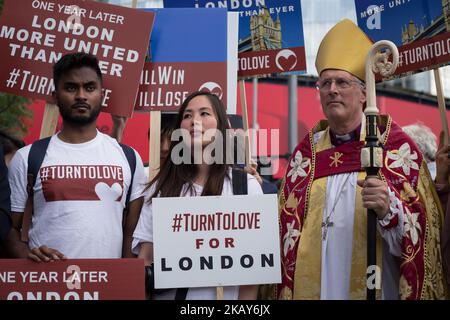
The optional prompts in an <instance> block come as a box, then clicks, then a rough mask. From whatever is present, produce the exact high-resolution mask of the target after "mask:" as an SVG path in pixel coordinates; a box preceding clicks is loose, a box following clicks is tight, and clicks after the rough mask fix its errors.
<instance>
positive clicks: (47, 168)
mask: <svg viewBox="0 0 450 320" xmlns="http://www.w3.org/2000/svg"><path fill="white" fill-rule="evenodd" d="M30 148H31V145H29V146H26V147H24V148H22V149H20V150H19V151H17V153H16V154H15V156H14V158H13V159H12V161H11V165H10V168H9V183H10V186H11V209H12V211H13V212H24V210H25V204H26V201H27V198H28V194H27V192H26V185H27V167H28V154H29V152H30ZM135 154H136V170H135V174H134V179H133V186H132V193H131V197H130V201H133V200H135V199H137V198H139V197H140V196H142V192H143V188H144V183H145V174H144V169H143V168H144V167H143V164H142V160H141V157H140V156H139V154H138V153H137V152H136V151H135ZM130 182H131V169H130V165H129V163H128V161H127V158H126V156H125V154H124V152H123V150H122V148H121V146H120V145H119V144H118V143H117V141H116V140H115V139H113V138H111V137H109V136H107V135H105V134H103V133H100V132H98V131H97V135H96V137H95V138H94V139H92V140H91V141H88V142H85V143H80V144H70V143H66V142H63V141H62V140H61V139H59V138H58V135H54V136H53V137H52V138H51V140H50V143H49V145H48V148H47V152H46V155H45V157H44V160H43V163H42V166H41V168H40V170H39V174H38V175H37V178H36V183H35V185H34V198H33V209H34V213H33V220H32V225H31V227H30V230H29V243H28V244H29V247H30V248H35V247H39V246H42V245H45V246H48V247H49V248H53V249H56V250H58V251H60V252H61V253H63V254H65V255H66V256H67V257H68V258H72V259H75V258H120V257H121V256H122V240H123V234H122V219H123V209H124V207H125V201H126V196H127V192H128V188H129V186H130Z"/></svg>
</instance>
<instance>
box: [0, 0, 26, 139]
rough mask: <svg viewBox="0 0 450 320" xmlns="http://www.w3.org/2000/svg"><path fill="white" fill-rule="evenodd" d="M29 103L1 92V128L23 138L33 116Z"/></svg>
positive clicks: (21, 98)
mask: <svg viewBox="0 0 450 320" xmlns="http://www.w3.org/2000/svg"><path fill="white" fill-rule="evenodd" d="M0 1H1V0H0ZM29 104H30V100H29V99H26V98H23V97H18V96H15V95H12V94H6V93H0V130H3V131H6V132H8V133H10V134H11V135H13V136H14V137H16V138H19V139H22V138H23V137H24V136H25V135H26V134H27V132H28V127H29V126H30V125H31V119H32V117H33V112H32V111H31V110H30V109H29V108H28V105H29Z"/></svg>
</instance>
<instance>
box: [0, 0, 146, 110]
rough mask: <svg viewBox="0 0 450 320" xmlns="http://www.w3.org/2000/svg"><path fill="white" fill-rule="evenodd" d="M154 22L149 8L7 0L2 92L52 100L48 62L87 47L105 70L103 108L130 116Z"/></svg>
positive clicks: (0, 34)
mask: <svg viewBox="0 0 450 320" xmlns="http://www.w3.org/2000/svg"><path fill="white" fill-rule="evenodd" d="M153 21H154V13H152V12H146V11H143V10H133V9H130V8H124V7H119V6H113V5H108V4H104V3H98V2H94V1H81V0H58V1H57V3H55V2H51V1H47V0H21V1H13V0H6V1H5V5H4V8H3V13H2V16H1V19H0V28H1V29H0V56H1V57H2V63H1V64H0V91H4V92H10V93H13V94H17V95H21V96H25V97H29V98H33V99H44V100H48V101H51V93H52V91H53V90H54V84H53V79H52V78H53V75H52V66H53V65H54V64H55V63H56V62H57V61H58V60H59V59H60V58H61V56H62V55H64V54H66V53H69V52H89V53H91V54H93V55H95V56H96V57H97V58H98V59H99V61H100V69H101V71H102V74H103V85H104V88H105V99H104V101H103V109H102V111H104V112H109V113H113V114H117V115H121V116H128V117H129V116H131V114H132V112H133V106H134V102H135V98H136V93H137V90H138V86H139V77H140V75H141V71H142V68H143V66H144V60H145V55H146V53H147V49H148V43H149V39H150V33H151V30H152V26H153ZM130 35H133V36H131V37H130Z"/></svg>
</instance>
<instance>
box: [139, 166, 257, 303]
mask: <svg viewBox="0 0 450 320" xmlns="http://www.w3.org/2000/svg"><path fill="white" fill-rule="evenodd" d="M229 176H230V179H228V178H225V181H224V185H223V190H222V196H232V195H233V185H232V180H231V179H232V176H231V169H230V171H229ZM154 186H155V185H153V186H152V188H150V189H148V190H147V191H146V193H145V204H144V206H143V207H142V211H141V216H140V218H139V221H138V224H137V226H136V229H135V230H134V233H133V244H132V248H133V252H134V253H135V254H138V253H139V248H140V245H141V243H144V242H151V243H153V210H152V204H149V203H148V201H147V200H148V199H149V197H150V196H151V195H152V194H153V192H154V190H155V188H154ZM247 186H248V187H247V190H248V195H262V194H263V192H262V189H261V185H260V184H259V182H258V181H257V180H256V179H255V177H253V176H251V175H249V174H247ZM194 189H195V195H191V194H190V192H189V191H188V190H187V185H185V186H184V187H183V190H182V191H181V194H182V196H183V197H193V196H194V197H198V196H200V195H201V194H202V191H203V187H202V186H200V185H198V184H194ZM175 294H176V290H169V291H166V292H164V293H161V294H157V295H155V296H154V299H155V300H174V299H175ZM238 297H239V287H237V286H232V287H224V299H225V300H237V299H238ZM186 300H216V287H200V288H189V290H188V293H187V296H186Z"/></svg>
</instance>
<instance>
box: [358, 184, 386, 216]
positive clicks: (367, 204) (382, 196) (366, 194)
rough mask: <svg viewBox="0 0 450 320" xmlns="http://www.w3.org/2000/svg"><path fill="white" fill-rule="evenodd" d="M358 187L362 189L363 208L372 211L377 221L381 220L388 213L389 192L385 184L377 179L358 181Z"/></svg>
mask: <svg viewBox="0 0 450 320" xmlns="http://www.w3.org/2000/svg"><path fill="white" fill-rule="evenodd" d="M358 186H360V187H361V188H363V189H362V191H361V195H362V203H363V207H364V208H367V209H373V210H374V211H375V213H376V214H377V216H378V219H383V218H384V217H385V216H386V215H387V214H388V212H389V191H388V186H387V184H386V183H385V182H383V181H381V180H380V179H378V178H373V177H371V178H367V179H366V180H358Z"/></svg>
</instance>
